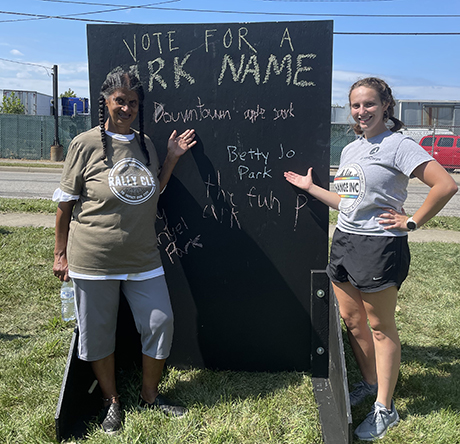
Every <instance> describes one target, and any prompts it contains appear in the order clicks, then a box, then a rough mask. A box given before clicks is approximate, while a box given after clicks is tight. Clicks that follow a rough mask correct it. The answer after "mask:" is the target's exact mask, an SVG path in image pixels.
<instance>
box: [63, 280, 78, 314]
mask: <svg viewBox="0 0 460 444" xmlns="http://www.w3.org/2000/svg"><path fill="white" fill-rule="evenodd" d="M61 313H62V319H63V320H64V321H66V322H67V321H74V320H75V293H74V289H73V282H72V280H70V281H68V282H66V281H64V282H63V283H62V287H61Z"/></svg>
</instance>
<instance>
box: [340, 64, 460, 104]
mask: <svg viewBox="0 0 460 444" xmlns="http://www.w3.org/2000/svg"><path fill="white" fill-rule="evenodd" d="M370 76H375V77H381V78H383V79H384V80H385V81H386V82H387V83H388V84H389V85H390V87H391V89H392V90H393V94H394V97H395V98H396V99H401V100H403V99H405V100H420V101H425V100H457V101H460V86H456V85H455V86H454V85H434V84H433V83H432V82H430V81H429V80H426V79H423V78H412V77H410V78H409V77H399V76H388V75H383V76H382V75H378V74H376V73H364V72H354V71H334V72H333V75H332V103H337V104H339V105H345V104H346V103H347V102H348V92H349V89H350V86H351V85H352V84H353V83H354V82H356V81H357V80H358V79H362V78H365V77H370Z"/></svg>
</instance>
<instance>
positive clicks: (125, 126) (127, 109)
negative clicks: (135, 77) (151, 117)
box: [105, 88, 139, 134]
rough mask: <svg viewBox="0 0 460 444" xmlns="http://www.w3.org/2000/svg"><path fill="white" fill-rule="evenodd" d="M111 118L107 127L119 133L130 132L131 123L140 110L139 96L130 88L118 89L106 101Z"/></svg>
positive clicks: (108, 129) (106, 124)
mask: <svg viewBox="0 0 460 444" xmlns="http://www.w3.org/2000/svg"><path fill="white" fill-rule="evenodd" d="M105 104H106V106H107V109H108V113H109V118H108V119H107V122H106V123H105V129H106V130H107V131H111V132H112V133H117V134H130V133H131V130H130V127H131V124H132V123H133V122H134V119H135V118H136V116H137V113H138V112H139V97H138V96H137V93H136V92H134V91H130V90H129V89H125V88H122V89H117V90H116V91H115V92H114V93H113V94H111V95H110V96H109V97H108V98H107V99H106V101H105Z"/></svg>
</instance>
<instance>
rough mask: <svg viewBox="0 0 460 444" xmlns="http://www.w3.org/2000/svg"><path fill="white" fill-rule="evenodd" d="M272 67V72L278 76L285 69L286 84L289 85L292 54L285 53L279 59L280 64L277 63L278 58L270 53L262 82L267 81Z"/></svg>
mask: <svg viewBox="0 0 460 444" xmlns="http://www.w3.org/2000/svg"><path fill="white" fill-rule="evenodd" d="M272 67H273V72H274V73H275V74H276V75H277V76H279V75H280V74H281V73H282V72H283V69H286V84H287V85H290V84H291V81H292V56H291V54H287V55H285V56H284V57H283V60H281V64H280V63H278V58H277V57H276V55H274V54H270V57H269V58H268V64H267V69H266V71H265V78H264V83H268V81H269V80H270V73H271V68H272Z"/></svg>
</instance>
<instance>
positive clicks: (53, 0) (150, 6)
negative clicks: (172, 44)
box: [0, 0, 460, 18]
mask: <svg viewBox="0 0 460 444" xmlns="http://www.w3.org/2000/svg"><path fill="white" fill-rule="evenodd" d="M40 1H43V2H49V3H66V4H74V5H89V6H106V7H121V8H133V9H159V10H163V11H178V12H204V13H219V14H250V15H281V16H302V17H355V18H360V17H363V18H370V17H376V18H459V17H460V14H334V13H302V12H259V11H233V10H217V9H196V8H172V7H162V6H156V5H160V4H164V3H175V2H177V1H180V0H169V1H164V2H159V3H155V4H148V5H138V6H132V5H116V4H110V3H98V2H85V1H77V0H40ZM263 1H273V0H263ZM357 1H392V0H357ZM0 12H2V11H0ZM57 17H59V16H57Z"/></svg>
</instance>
